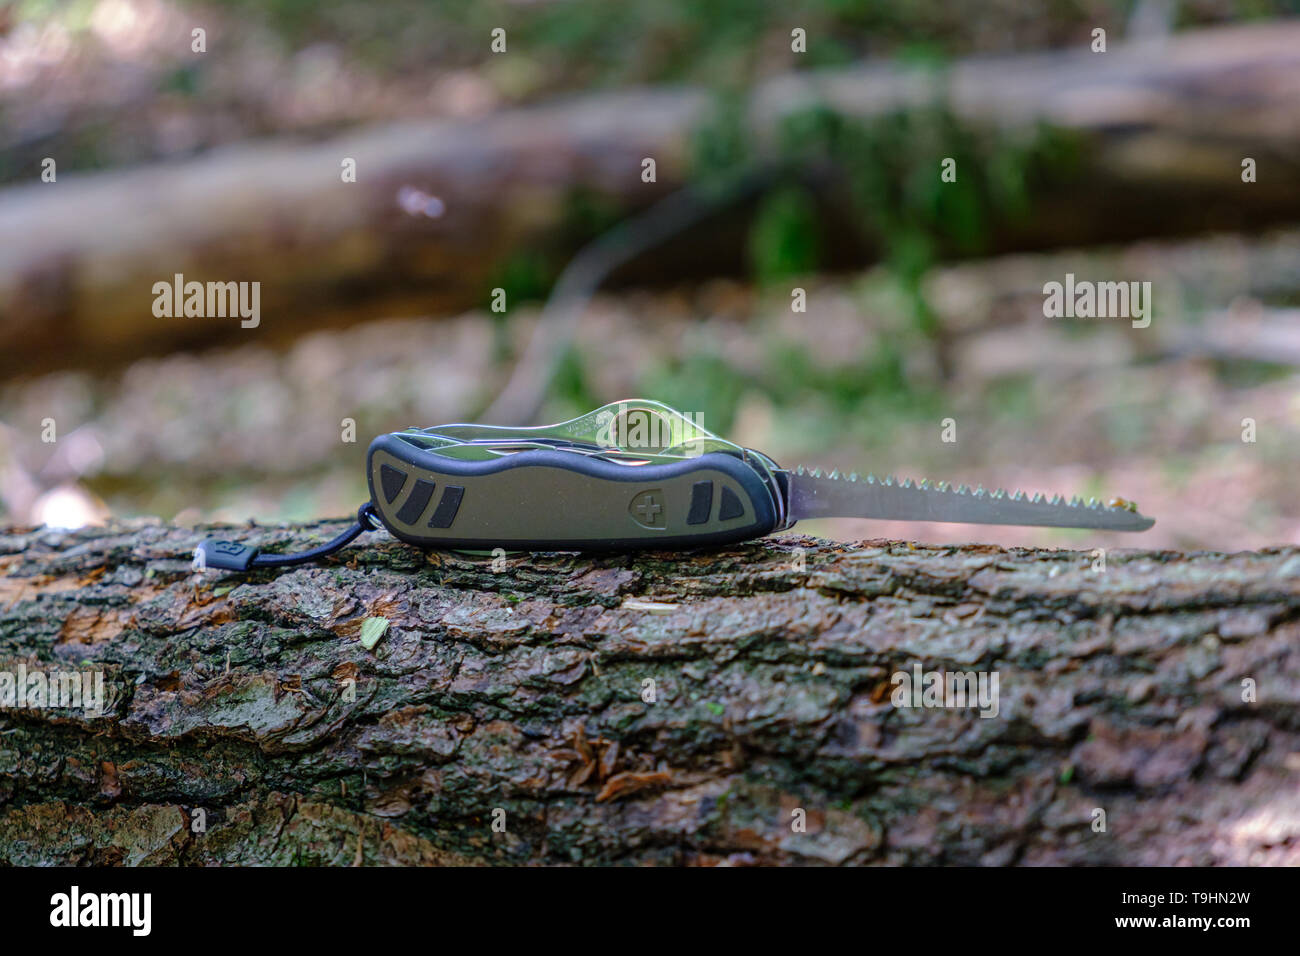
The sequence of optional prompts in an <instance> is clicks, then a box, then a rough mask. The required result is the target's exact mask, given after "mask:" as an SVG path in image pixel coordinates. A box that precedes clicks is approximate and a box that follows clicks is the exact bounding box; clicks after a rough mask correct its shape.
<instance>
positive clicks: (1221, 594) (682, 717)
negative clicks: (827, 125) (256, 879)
mask: <svg viewBox="0 0 1300 956" xmlns="http://www.w3.org/2000/svg"><path fill="white" fill-rule="evenodd" d="M333 530H334V526H333V525H314V526H292V527H290V526H286V527H280V528H270V527H265V528H254V527H250V528H245V529H241V531H240V532H239V533H240V534H243V535H246V536H247V537H248V539H249V540H250V541H252V542H255V543H258V544H261V545H265V546H269V547H285V548H300V547H303V546H305V545H306V544H307V543H309V542H310V541H314V540H317V539H319V538H320V537H322V536H324V535H327V534H330V533H332V531H333ZM202 533H203V530H202V529H199V530H196V531H187V530H182V529H177V528H173V527H167V526H164V525H159V524H156V523H152V524H151V523H136V524H134V525H126V524H121V523H118V524H114V525H111V526H109V527H107V528H99V529H86V530H83V531H80V532H75V533H60V532H54V531H49V530H41V531H22V530H17V531H12V532H9V533H7V534H5V535H3V536H0V652H2V654H3V669H4V670H7V671H13V670H14V669H15V668H16V667H17V665H18V663H19V662H21V663H22V664H24V665H25V666H26V667H27V668H28V669H29V670H35V669H42V670H45V671H55V670H70V669H76V668H86V669H98V670H102V671H103V673H104V684H105V688H106V703H105V708H104V713H103V715H102V716H101V717H97V718H92V717H89V716H86V715H84V714H81V713H78V712H75V711H67V710H62V711H60V710H22V709H15V708H9V709H5V710H3V711H0V861H3V862H5V863H11V864H35V863H42V864H49V863H74V864H128V865H131V864H143V863H156V864H171V863H184V864H211V863H276V864H292V863H299V864H313V863H323V864H349V863H356V864H373V863H480V862H486V863H502V862H518V863H581V864H594V863H693V864H718V863H725V864H754V863H756V864H790V863H821V864H832V865H834V864H926V863H931V864H932V863H945V864H1007V863H1022V864H1043V863H1068V864H1118V863H1123V864H1129V865H1132V864H1160V865H1173V864H1183V865H1186V864H1190V865H1203V864H1237V865H1240V864H1246V863H1251V864H1256V863H1277V864H1291V865H1295V864H1296V863H1300V856H1298V855H1297V854H1298V853H1300V832H1297V829H1296V827H1297V822H1296V821H1297V820H1300V796H1298V795H1300V788H1297V787H1296V778H1297V774H1300V762H1297V761H1300V724H1297V721H1296V714H1297V712H1298V710H1297V706H1296V705H1297V703H1300V651H1298V650H1297V648H1300V642H1298V641H1297V636H1298V634H1297V621H1298V620H1300V617H1298V612H1300V549H1295V548H1285V549H1274V550H1267V551H1261V552H1255V553H1242V554H1235V555H1225V554H1216V553H1208V552H1202V553H1193V554H1176V553H1171V552H1136V551H1130V552H1120V551H1115V552H1111V553H1110V554H1109V555H1107V557H1106V563H1105V570H1104V571H1097V570H1094V565H1095V562H1096V556H1095V555H1093V554H1091V553H1088V552H1074V551H1036V550H1013V551H1007V550H1002V549H1000V548H993V547H983V546H964V547H944V548H925V547H915V546H912V545H908V544H900V543H895V542H883V541H868V542H864V543H862V544H860V545H841V544H832V543H829V542H825V541H820V540H817V539H813V538H799V537H785V538H778V539H772V540H767V541H764V542H761V543H756V544H753V545H751V546H748V547H743V548H737V549H732V550H727V551H720V552H711V553H700V554H693V555H663V554H653V553H652V554H645V555H638V556H633V557H629V556H609V557H601V558H587V557H581V556H575V555H527V556H525V555H516V556H512V557H510V558H509V559H508V560H507V562H506V567H505V569H504V570H502V571H500V572H499V573H494V572H493V571H492V569H491V565H490V561H484V560H477V559H472V558H469V557H465V556H457V555H451V554H441V555H426V554H424V553H421V552H419V551H416V550H414V549H411V548H408V547H406V546H403V545H400V544H397V543H395V542H392V541H391V540H386V539H384V538H383V537H382V536H371V538H370V539H369V542H368V543H367V545H366V546H364V547H358V548H356V549H354V550H351V551H348V552H344V553H343V554H341V555H339V556H338V557H339V558H340V559H341V560H334V561H331V562H329V563H327V564H324V565H321V566H311V567H303V568H299V569H294V570H292V571H289V572H286V573H281V574H273V573H268V572H260V573H258V574H254V575H250V576H248V577H216V576H206V577H196V576H195V575H194V574H192V573H191V571H190V569H189V549H190V548H191V546H192V545H193V543H194V541H195V540H196V539H197V537H199V536H200V535H201V534H202ZM376 619H381V621H382V624H381V625H379V626H381V627H382V626H383V624H386V626H387V630H386V632H384V633H383V635H382V636H381V637H380V638H379V640H378V642H377V643H375V644H374V645H373V648H372V649H367V647H365V646H363V644H362V643H361V641H360V636H361V632H362V626H363V621H366V620H371V621H374V620H376ZM370 627H371V628H374V627H375V625H370ZM914 667H915V668H920V669H921V670H923V671H926V672H931V671H942V672H946V673H951V672H983V673H986V674H988V673H996V674H997V675H998V695H997V698H996V700H997V713H996V716H989V717H981V716H979V714H978V712H977V710H976V709H974V708H971V707H965V708H961V707H958V708H939V709H909V708H900V707H895V706H893V704H892V703H891V695H892V693H893V690H894V687H895V683H894V675H896V674H899V673H906V674H909V675H910V674H912V673H913V668H914ZM351 682H355V683H351ZM349 688H351V689H352V691H354V693H350V692H349ZM1247 690H1250V691H1251V692H1252V693H1247V692H1246V691H1247ZM200 810H201V811H203V813H202V818H203V819H204V822H205V829H204V831H203V832H194V831H193V828H192V826H191V824H192V821H193V820H195V819H196V818H197V817H198V814H196V811H200ZM800 811H802V814H801V813H800ZM800 819H806V828H805V829H802V830H801V829H799V828H797V827H794V826H792V823H793V822H794V821H796V820H800ZM494 820H495V821H498V822H499V823H504V832H497V831H494V830H493V826H492V825H493V822H494Z"/></svg>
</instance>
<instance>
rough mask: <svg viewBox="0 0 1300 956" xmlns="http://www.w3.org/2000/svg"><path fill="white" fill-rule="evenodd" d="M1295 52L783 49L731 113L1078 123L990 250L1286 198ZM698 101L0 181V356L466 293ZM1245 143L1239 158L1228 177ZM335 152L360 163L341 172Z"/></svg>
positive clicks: (1148, 228) (714, 235) (477, 295)
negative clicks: (832, 63) (785, 60)
mask: <svg viewBox="0 0 1300 956" xmlns="http://www.w3.org/2000/svg"><path fill="white" fill-rule="evenodd" d="M1298 77H1300V23H1296V22H1280V23H1268V24H1260V25H1251V26H1241V27H1227V28H1218V29H1212V30H1203V31H1196V32H1190V33H1186V34H1180V35H1177V36H1175V37H1172V38H1170V39H1168V40H1167V41H1161V42H1145V43H1133V44H1112V46H1111V48H1110V50H1109V52H1106V53H1093V52H1091V51H1090V50H1089V48H1088V46H1087V45H1086V44H1081V45H1080V46H1079V47H1078V48H1076V49H1073V50H1067V51H1053V52H1049V53H1042V54H1021V55H1017V56H1011V57H996V58H989V57H980V58H973V59H970V60H964V61H959V62H957V63H955V64H953V65H952V66H951V67H950V68H948V69H945V70H940V71H935V70H928V69H923V68H919V67H907V66H902V65H900V64H897V63H881V64H869V65H865V66H859V67H854V68H850V69H844V70H834V71H809V72H803V73H798V74H794V75H791V76H788V77H781V78H777V79H774V80H771V81H769V82H767V83H765V84H763V85H761V86H760V87H758V89H756V90H755V92H754V96H753V99H752V102H751V104H750V107H749V117H748V126H749V129H750V133H751V134H752V135H753V137H754V139H755V141H756V142H758V143H763V142H765V141H767V140H768V139H770V138H771V136H772V134H773V131H774V130H775V128H776V127H777V125H778V123H779V121H780V119H781V118H782V117H784V116H788V115H789V114H790V113H791V112H792V111H796V110H799V109H802V108H806V107H810V106H817V105H827V106H830V107H832V108H834V109H836V110H838V111H840V112H843V113H845V114H848V115H851V116H857V117H864V118H869V117H872V116H878V115H881V114H883V113H886V112H888V111H891V110H899V109H905V108H907V107H909V106H919V105H927V104H931V103H935V102H937V103H941V104H946V105H947V106H948V107H950V108H951V109H952V110H953V112H954V114H955V115H956V116H957V117H958V118H960V119H961V120H963V121H964V122H967V123H969V124H971V125H973V126H975V127H978V128H994V129H1026V128H1032V127H1034V126H1035V125H1036V124H1039V123H1050V124H1054V125H1056V126H1060V127H1065V128H1069V129H1073V130H1077V131H1080V132H1081V133H1082V134H1083V135H1084V139H1085V141H1086V142H1085V144H1084V146H1083V147H1082V150H1083V153H1082V155H1081V156H1079V157H1078V168H1077V169H1076V170H1075V171H1074V172H1073V173H1072V177H1073V178H1072V180H1071V182H1070V183H1069V184H1068V188H1060V189H1056V190H1054V191H1053V192H1052V193H1051V195H1049V196H1046V197H1044V198H1043V199H1042V200H1041V201H1040V203H1039V205H1038V206H1037V207H1036V208H1035V210H1034V215H1033V216H1032V217H1030V218H1029V220H1028V221H1026V222H1025V223H1023V224H1020V225H1016V226H1014V227H1012V226H1007V227H1004V228H1003V229H1002V232H1001V233H1000V234H998V235H995V236H993V237H992V239H993V247H994V251H996V250H998V249H1003V250H1005V249H1028V248H1041V247H1044V246H1055V245H1060V244H1062V243H1066V244H1069V245H1072V246H1077V245H1088V244H1093V243H1098V242H1116V241H1123V240H1129V239H1134V238H1140V237H1147V236H1158V235H1176V234H1187V233H1197V234H1199V233H1205V232H1209V231H1214V230H1240V229H1245V228H1259V227H1262V226H1264V225H1267V224H1270V223H1279V222H1289V221H1294V220H1295V219H1297V218H1300V174H1298V173H1297V166H1296V165H1295V163H1294V162H1292V160H1291V157H1292V156H1293V155H1294V154H1295V152H1296V150H1297V147H1298V146H1300V123H1297V115H1298V114H1297V111H1296V109H1295V92H1294V91H1295V89H1296V86H1297V78H1298ZM715 102H716V101H715V99H714V98H713V97H712V96H710V95H709V94H708V93H706V92H704V91H700V90H668V91H649V90H637V91H631V92H619V93H612V94H604V95H598V96H592V97H585V98H580V99H576V100H568V101H563V102H559V103H556V104H550V105H546V106H541V107H535V108H529V109H522V110H512V111H507V112H504V113H501V114H498V115H494V116H489V117H486V118H483V119H477V120H473V121H436V122H423V123H421V122H412V123H405V124H399V125H392V126H386V127H383V128H377V129H362V130H357V131H352V132H349V133H348V134H346V135H344V136H341V137H339V138H337V139H334V140H331V141H327V142H322V143H314V144H309V145H304V144H301V143H285V142H280V143H267V144H254V145H246V146H240V147H232V148H227V149H222V150H217V151H214V152H212V153H210V154H208V155H205V156H202V157H199V158H197V159H194V160H192V161H189V162H185V163H177V164H168V165H160V166H146V167H140V168H136V169H129V170H122V171H112V172H104V173H96V174H88V175H82V176H77V175H72V174H69V175H67V176H66V177H65V178H63V179H60V180H58V181H57V182H55V183H34V184H32V185H30V186H24V187H18V188H13V189H9V190H6V191H5V194H4V199H3V202H0V235H5V236H14V237H21V241H13V242H6V243H4V244H0V372H5V373H19V372H26V371H31V370H39V369H42V368H50V367H59V368H62V367H66V366H67V364H69V363H78V364H85V365H96V364H100V365H103V364H107V363H113V362H118V361H121V360H123V359H124V358H131V357H135V356H136V355H138V354H140V352H141V351H152V352H157V353H162V352H166V351H168V350H172V349H176V348H191V347H200V346H204V345H210V344H214V343H215V344H221V345H230V344H232V343H233V344H242V343H243V341H244V339H243V338H241V335H243V334H248V335H257V336H259V337H260V338H261V339H262V340H264V341H280V342H284V341H288V340H290V339H292V338H293V337H294V336H296V335H299V334H301V333H302V332H304V331H307V330H313V329H316V328H319V327H321V326H322V325H328V324H334V325H344V324H351V323H355V322H360V321H363V320H366V319H372V318H375V317H388V316H392V315H413V314H414V315H429V314H438V313H445V312H448V311H456V310H460V309H465V308H469V307H473V306H476V305H482V304H484V303H485V302H486V301H487V298H488V295H489V294H490V290H491V288H492V287H493V285H494V283H495V282H497V281H498V279H499V275H500V273H501V270H502V268H503V265H504V264H505V263H507V262H508V261H509V260H510V257H511V256H512V255H515V254H517V253H519V252H521V250H522V251H529V250H535V249H538V248H546V249H550V250H557V251H558V253H560V254H561V258H562V255H563V254H567V253H570V252H572V251H573V249H572V244H573V242H574V235H572V233H574V232H575V228H574V222H573V220H574V207H573V194H574V190H575V189H577V188H583V189H585V190H588V191H589V192H590V193H591V194H594V195H596V196H598V197H599V198H600V201H601V202H602V203H604V204H606V205H607V206H608V212H610V213H611V214H615V213H620V212H621V213H626V212H629V211H633V210H637V209H640V208H643V207H645V206H647V205H649V204H650V203H652V202H653V201H654V200H655V199H657V198H659V197H662V196H663V195H665V194H666V193H667V192H669V191H671V190H672V189H674V188H675V187H677V186H679V185H681V184H682V183H683V181H684V180H685V178H686V177H687V176H688V175H689V168H688V167H689V156H690V153H691V148H690V140H691V136H692V135H693V133H694V132H695V131H696V130H697V129H698V127H699V125H700V123H701V122H702V121H703V120H705V119H706V118H707V117H708V116H709V115H710V113H711V111H712V109H713V108H714V106H715ZM646 157H652V158H654V159H655V160H656V164H657V168H656V173H657V182H655V183H652V184H647V183H645V182H643V181H642V178H641V176H642V161H643V159H644V158H646ZM1247 158H1250V159H1253V160H1255V162H1256V164H1257V173H1256V181H1252V182H1249V183H1245V182H1243V181H1242V172H1243V170H1242V163H1243V161H1244V160H1245V159H1247ZM348 159H351V160H355V162H356V181H355V182H344V181H343V176H342V174H343V163H344V161H345V160H348ZM939 159H940V157H936V158H935V162H936V167H935V169H936V175H937V174H938V172H937V170H938V165H937V164H938V162H939ZM404 189H408V190H410V189H413V190H417V191H421V192H423V193H425V194H427V195H432V196H436V197H437V198H438V199H439V200H440V201H441V203H442V211H441V214H440V215H439V216H438V217H436V218H429V217H427V216H426V215H425V214H424V212H423V211H422V210H423V209H424V208H430V207H427V206H421V203H420V202H419V201H417V200H418V196H417V197H416V199H415V200H413V199H410V197H412V196H416V194H415V193H412V192H407V193H403V190H404ZM402 195H406V196H407V197H408V200H407V202H406V203H405V204H404V205H399V196H402ZM833 198H834V197H828V200H830V199H833ZM835 205H837V206H845V205H846V204H844V203H835ZM403 209H406V210H407V211H405V212H404V211H403ZM435 211H436V210H435ZM408 213H412V214H408ZM840 218H841V219H843V220H844V222H839V223H838V225H839V226H840V227H845V225H846V223H847V222H848V219H849V217H848V216H846V215H844V214H843V213H841V217H840ZM735 219H736V217H733V220H735ZM832 225H835V224H832ZM745 236H746V230H745V228H744V223H743V221H731V220H729V221H726V222H723V223H717V222H714V223H711V224H710V226H709V228H707V229H699V230H697V231H696V232H695V233H694V234H693V238H692V237H687V239H686V240H684V241H683V242H680V243H677V244H676V249H675V250H669V251H667V252H664V253H656V254H655V255H654V256H653V257H652V258H649V259H646V260H644V261H643V262H641V263H640V265H639V266H637V265H636V264H633V265H632V266H631V267H629V269H628V270H626V273H627V275H628V277H629V278H643V277H644V276H645V274H647V273H650V274H653V275H655V276H657V277H662V276H664V275H670V276H671V275H676V274H679V273H680V272H682V271H694V273H695V274H717V273H718V272H719V271H723V270H728V269H734V268H735V267H736V266H737V265H738V264H739V263H741V262H743V261H744V253H743V248H744V242H745ZM839 238H841V237H838V236H837V241H835V242H833V243H828V248H831V249H841V250H845V251H844V252H843V254H841V255H840V256H839V261H837V262H835V263H832V264H835V265H841V266H844V265H857V264H861V263H860V260H862V258H863V256H864V254H868V253H869V250H863V249H861V248H858V246H860V244H861V241H860V239H858V240H856V241H854V242H847V241H846V242H840V241H838V239H839ZM846 257H847V259H849V260H858V261H845V259H846ZM638 269H639V271H638ZM177 273H180V274H182V275H183V276H184V278H185V280H186V281H198V282H203V283H206V282H237V281H250V282H251V281H258V282H260V283H261V287H260V317H259V325H258V326H257V328H256V330H253V331H245V330H242V329H241V328H240V319H239V318H224V319H223V318H215V317H208V318H198V317H193V316H191V317H188V318H186V317H183V316H182V317H156V316H155V315H154V314H153V305H154V301H155V294H154V292H153V291H152V290H153V287H154V284H155V283H158V282H172V281H173V277H174V275H175V274H177ZM249 321H251V320H249ZM51 324H56V325H57V328H58V330H59V334H58V335H51V334H48V328H49V326H50V325H51Z"/></svg>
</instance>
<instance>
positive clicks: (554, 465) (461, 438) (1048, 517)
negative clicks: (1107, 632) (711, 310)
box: [195, 399, 1155, 571]
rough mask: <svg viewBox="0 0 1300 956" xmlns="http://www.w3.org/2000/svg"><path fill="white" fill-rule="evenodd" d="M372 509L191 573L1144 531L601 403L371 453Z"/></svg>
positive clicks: (1083, 508) (1075, 504) (217, 558)
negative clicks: (843, 532)
mask: <svg viewBox="0 0 1300 956" xmlns="http://www.w3.org/2000/svg"><path fill="white" fill-rule="evenodd" d="M366 472H367V476H368V479H369V484H370V501H368V502H367V503H366V504H364V505H362V506H361V508H360V510H359V511H358V512H357V522H356V523H355V524H354V525H353V526H352V527H351V528H349V529H348V530H347V531H345V532H344V533H343V534H341V535H339V536H338V537H337V538H335V539H334V540H333V541H330V542H328V543H327V544H324V545H322V546H320V547H318V548H313V549H312V550H310V551H306V552H301V553H298V554H293V555H280V554H271V553H267V554H260V553H259V552H258V551H257V549H255V548H251V547H249V546H247V545H243V544H239V543H237V542H232V541H219V540H213V539H209V540H207V541H204V542H203V543H202V544H200V545H199V547H198V548H197V549H196V550H195V565H196V567H200V566H202V567H215V568H224V569H227V570H241V571H242V570H248V569H249V568H252V567H276V566H285V565H291V564H299V563H302V562H304V561H310V560H314V559H316V558H320V557H324V556H325V555H327V554H330V553H332V552H333V551H336V550H338V549H339V548H341V547H343V546H344V545H345V544H347V543H348V542H350V541H351V540H353V539H354V538H356V537H357V536H358V535H359V534H361V533H362V532H363V531H367V530H372V529H376V528H378V527H384V528H386V529H387V530H388V531H389V532H390V533H392V534H393V535H394V536H395V537H397V538H399V539H401V540H402V541H406V542H408V543H410V544H414V545H418V546H420V547H423V548H438V549H459V550H491V549H495V548H504V549H506V550H512V551H631V550H639V549H647V548H664V549H671V548H697V547H706V546H709V545H721V544H731V543H733V542H737V541H744V540H747V539H750V538H758V537H762V536H763V535H766V534H770V533H771V532H773V531H781V530H784V529H786V528H789V527H791V526H792V525H793V524H794V523H795V522H796V521H799V520H801V519H804V518H831V517H844V518H879V519H892V520H901V521H946V522H963V523H972V524H1009V525H1042V526H1048V527H1057V528H1093V529H1097V530H1102V531H1144V530H1146V529H1147V528H1149V527H1151V526H1152V525H1153V524H1154V523H1155V522H1154V521H1153V520H1152V519H1151V518H1147V517H1144V516H1143V515H1141V514H1139V513H1138V511H1137V507H1136V506H1135V505H1133V504H1131V503H1130V502H1127V501H1124V500H1122V499H1112V500H1111V501H1109V502H1108V503H1106V504H1102V503H1101V502H1099V501H1096V500H1095V499H1094V500H1091V501H1089V502H1086V503H1085V502H1083V501H1082V500H1080V499H1078V498H1075V499H1073V500H1072V501H1069V502H1067V501H1065V500H1064V499H1062V498H1061V497H1059V496H1058V497H1055V498H1052V499H1050V500H1048V499H1046V498H1044V497H1043V496H1042V495H1034V496H1033V497H1028V496H1026V495H1024V494H1023V493H1019V492H1017V493H1015V494H1008V493H1006V492H1004V491H985V490H984V489H982V488H976V489H971V488H969V487H967V486H965V485H961V486H959V487H957V488H954V487H952V486H951V485H949V484H947V483H939V484H934V485H932V484H930V483H929V482H925V481H922V482H920V483H913V482H912V481H898V480H895V479H893V478H876V477H874V476H872V475H867V476H866V477H863V478H860V477H858V475H856V474H851V475H848V476H841V475H839V474H838V473H837V472H831V473H830V474H829V475H823V474H822V473H821V472H820V471H817V470H813V471H805V470H804V469H803V468H797V469H794V470H793V471H791V470H787V469H783V468H781V467H780V466H778V465H777V464H776V462H774V461H773V460H772V459H771V458H769V457H768V456H767V455H765V454H763V453H762V452H759V451H755V450H754V449H752V448H742V447H741V446H740V445H736V444H734V443H732V442H729V441H726V440H725V439H722V438H719V437H718V436H717V435H715V434H713V433H712V432H710V431H708V430H707V429H706V428H704V427H703V425H702V424H700V423H699V422H697V421H693V420H692V419H691V417H690V416H687V415H683V414H682V413H681V412H678V411H676V410H675V409H672V408H670V407H668V406H667V405H664V404H661V403H659V402H653V401H646V400H642V399H635V400H628V401H623V402H614V403H612V404H610V405H605V406H603V407H602V408H598V409H596V410H595V411H593V412H589V413H588V414H586V415H582V416H580V417H578V418H575V419H573V420H571V421H567V422H561V423H559V424H557V425H542V426H538V427H534V428H510V427H504V426H497V425H470V424H461V425H438V426H435V427H433V428H408V429H406V430H405V431H397V432H390V433H388V434H385V435H380V436H379V437H378V438H376V439H375V440H374V441H373V442H371V444H370V450H369V452H368V454H367V462H366Z"/></svg>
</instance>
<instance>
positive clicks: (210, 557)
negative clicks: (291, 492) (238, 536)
mask: <svg viewBox="0 0 1300 956" xmlns="http://www.w3.org/2000/svg"><path fill="white" fill-rule="evenodd" d="M381 527H383V525H382V524H381V523H380V520H379V515H378V513H377V512H376V511H375V506H374V503H373V502H369V501H367V502H366V503H365V504H364V505H362V506H361V507H360V508H358V509H357V520H356V521H355V522H353V523H352V526H351V527H349V528H348V529H347V530H346V531H344V532H343V533H342V534H340V535H339V536H338V537H336V538H335V539H334V540H332V541H327V542H326V543H325V544H322V545H320V546H319V547H316V548H312V549H311V550H309V551H299V552H297V553H296V554H262V553H261V552H260V551H258V549H257V548H251V547H249V546H248V545H246V544H240V543H239V542H238V541H223V540H219V539H217V538H208V539H206V540H205V541H203V542H201V543H200V544H199V546H198V547H197V548H195V549H194V569H195V570H196V571H203V570H206V569H207V568H219V569H221V570H223V571H247V570H249V569H250V568H285V567H290V566H291V565H295V564H306V563H307V562H308V561H316V560H319V559H320V558H323V557H326V556H327V555H331V554H333V553H334V552H335V551H338V550H339V549H340V548H344V547H346V546H347V545H349V544H351V543H352V541H354V540H355V539H356V538H357V537H358V536H360V535H361V534H364V533H365V532H367V531H375V530H377V529H378V528H381Z"/></svg>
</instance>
